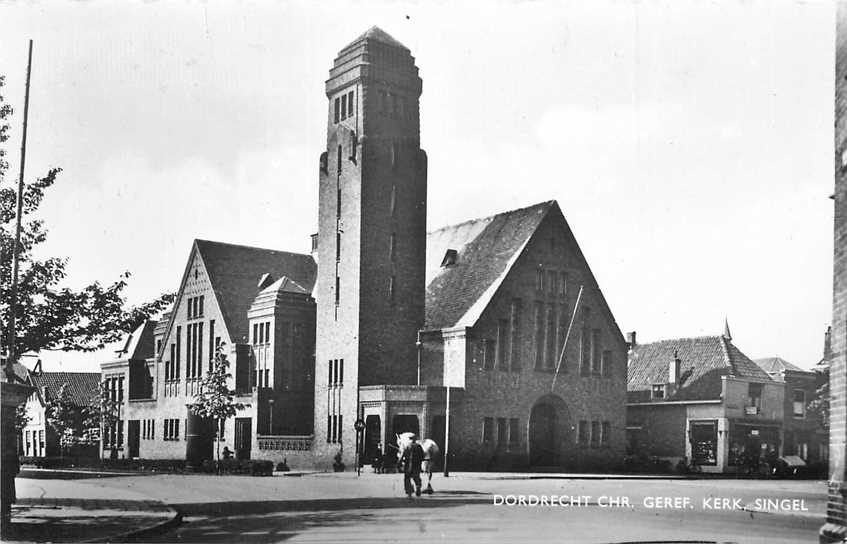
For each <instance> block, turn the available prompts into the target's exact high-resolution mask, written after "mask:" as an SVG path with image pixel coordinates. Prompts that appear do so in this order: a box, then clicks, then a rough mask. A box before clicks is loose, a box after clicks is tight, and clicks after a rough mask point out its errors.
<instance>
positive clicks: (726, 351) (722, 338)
mask: <svg viewBox="0 0 847 544" xmlns="http://www.w3.org/2000/svg"><path fill="white" fill-rule="evenodd" d="M718 338H719V339H720V341H721V348H723V356H724V359H725V360H726V366H728V367H729V368H730V369H732V373H733V374H735V371H736V369H735V366H733V364H732V357H730V356H729V348H728V347H727V344H728V343H729V340H727V339H726V337H725V336H723V335H720V336H718Z"/></svg>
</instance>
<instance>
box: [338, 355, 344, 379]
mask: <svg viewBox="0 0 847 544" xmlns="http://www.w3.org/2000/svg"><path fill="white" fill-rule="evenodd" d="M338 369H339V371H340V374H339V377H338V383H339V384H340V385H344V359H341V364H340V365H339V366H338Z"/></svg>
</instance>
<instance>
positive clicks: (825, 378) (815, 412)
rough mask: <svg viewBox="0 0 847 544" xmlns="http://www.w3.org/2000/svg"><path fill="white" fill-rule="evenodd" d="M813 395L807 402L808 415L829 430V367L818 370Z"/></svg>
mask: <svg viewBox="0 0 847 544" xmlns="http://www.w3.org/2000/svg"><path fill="white" fill-rule="evenodd" d="M817 374H818V376H817V388H816V389H815V396H814V397H813V398H812V400H810V401H809V402H808V404H807V409H808V412H809V415H810V416H812V417H814V418H816V419H817V421H818V424H819V425H820V426H821V427H822V428H824V429H826V430H829V369H826V370H822V371H818V373H817Z"/></svg>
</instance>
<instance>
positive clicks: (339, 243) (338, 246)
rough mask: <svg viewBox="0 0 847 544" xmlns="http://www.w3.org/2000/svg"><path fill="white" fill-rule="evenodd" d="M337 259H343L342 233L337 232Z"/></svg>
mask: <svg viewBox="0 0 847 544" xmlns="http://www.w3.org/2000/svg"><path fill="white" fill-rule="evenodd" d="M335 260H336V261H340V260H341V233H340V232H336V233H335Z"/></svg>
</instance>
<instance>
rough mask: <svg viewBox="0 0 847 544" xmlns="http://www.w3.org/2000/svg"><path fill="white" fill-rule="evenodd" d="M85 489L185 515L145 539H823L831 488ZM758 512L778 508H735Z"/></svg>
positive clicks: (385, 479) (487, 478)
mask: <svg viewBox="0 0 847 544" xmlns="http://www.w3.org/2000/svg"><path fill="white" fill-rule="evenodd" d="M18 481H19V484H18V485H19V486H25V485H35V483H36V481H35V480H29V479H23V478H22V479H19V480H18ZM78 485H85V486H98V487H100V488H102V489H101V491H102V492H105V493H111V492H114V493H118V492H127V491H132V492H134V493H140V494H142V495H146V496H148V497H150V498H151V499H155V500H159V501H162V502H164V503H166V504H168V505H170V506H172V507H173V508H175V509H176V510H178V511H179V512H180V513H182V515H183V523H182V524H181V525H180V526H178V527H176V528H175V529H172V530H170V531H168V532H165V533H163V534H158V535H155V536H150V537H148V540H147V541H150V542H232V541H235V540H237V541H239V542H244V543H251V542H280V541H292V542H339V541H345V542H375V541H380V542H393V541H402V540H407V539H409V538H415V539H417V538H427V539H428V540H429V541H445V542H446V541H451V542H453V541H457V542H518V541H523V542H526V541H531V542H532V541H549V540H554V541H559V542H586V543H596V542H604V543H609V542H615V543H619V542H645V541H656V540H661V541H665V542H668V541H685V542H737V543H742V542H743V543H755V542H761V543H765V542H769V543H772V542H783V543H798V542H816V541H817V531H818V529H819V528H820V526H821V524H822V523H823V515H824V511H825V504H826V503H825V497H826V487H825V483H824V482H815V481H788V480H712V479H704V480H675V479H646V480H645V479H628V478H609V479H594V478H592V479H566V478H555V477H553V478H551V477H549V476H547V477H543V478H541V477H539V478H538V479H527V476H526V475H520V474H513V475H507V474H496V475H495V474H484V473H476V474H464V473H455V474H453V475H451V477H450V478H443V477H441V476H440V475H437V476H436V477H434V479H433V486H434V488H435V490H436V493H435V494H434V495H431V496H426V495H425V496H423V497H420V498H411V499H409V498H406V497H405V495H404V494H403V485H402V476H401V475H397V474H386V475H377V474H371V473H364V474H362V476H361V477H359V478H357V477H356V475H355V474H351V473H343V474H307V475H303V476H300V477H282V476H276V477H273V478H255V477H241V476H229V477H215V476H206V475H143V476H129V477H126V476H121V477H114V478H105V479H100V480H94V479H87V480H85V481H84V484H82V483H80V484H78ZM495 502H496V503H497V504H495ZM753 504H758V505H759V506H760V507H761V506H768V505H770V506H771V507H773V508H783V510H782V511H780V512H778V513H763V512H750V511H747V510H738V509H737V508H738V507H739V506H741V507H742V508H746V507H750V506H752V505H753Z"/></svg>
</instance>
